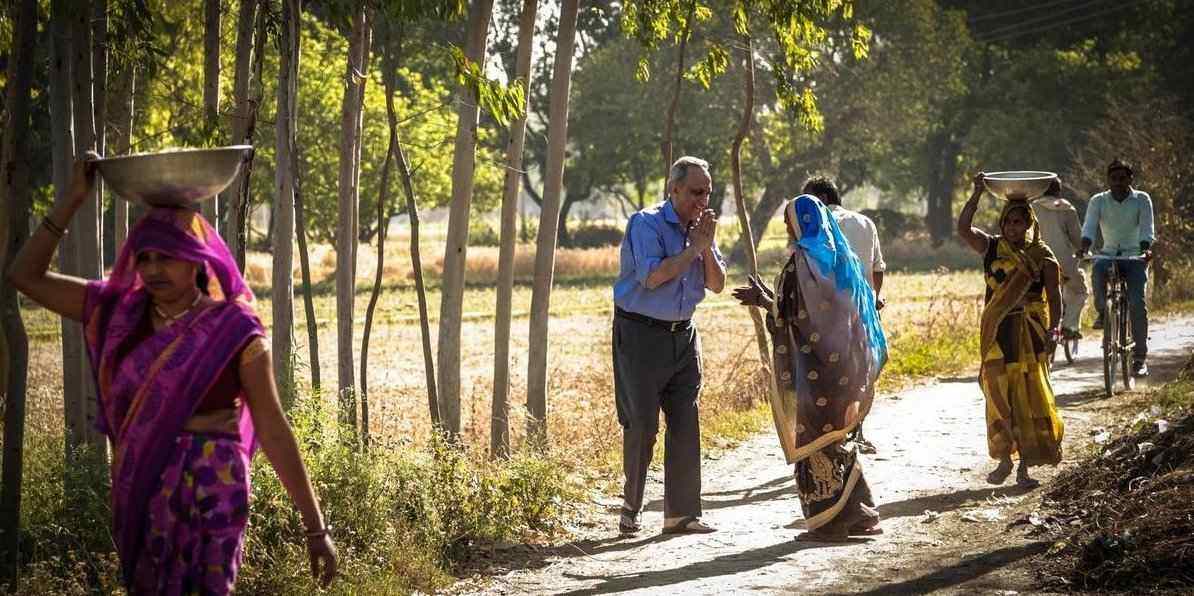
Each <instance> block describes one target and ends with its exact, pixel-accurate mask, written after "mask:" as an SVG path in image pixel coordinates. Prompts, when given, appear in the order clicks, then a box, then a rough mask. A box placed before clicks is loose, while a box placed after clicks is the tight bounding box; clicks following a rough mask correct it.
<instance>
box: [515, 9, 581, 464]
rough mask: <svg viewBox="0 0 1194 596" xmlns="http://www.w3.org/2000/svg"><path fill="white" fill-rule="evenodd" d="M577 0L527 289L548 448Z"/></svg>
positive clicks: (565, 35) (540, 442)
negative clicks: (550, 342)
mask: <svg viewBox="0 0 1194 596" xmlns="http://www.w3.org/2000/svg"><path fill="white" fill-rule="evenodd" d="M578 3H579V2H578V0H564V2H563V5H562V6H561V8H560V28H559V31H558V32H557V34H556V64H555V72H553V73H552V78H551V106H550V108H549V110H548V114H549V117H550V119H551V120H550V122H549V124H548V126H550V128H549V129H548V131H547V169H546V172H545V175H544V177H543V211H542V213H541V215H540V216H539V238H538V240H537V242H536V244H535V285H534V289H533V290H532V293H531V322H530V351H529V354H528V357H527V412H528V414H529V417H528V418H527V442H528V443H530V444H531V445H533V446H534V447H535V448H536V449H539V450H546V448H547V322H548V317H547V311H548V307H549V306H550V304H551V283H552V276H553V274H554V272H555V258H556V228H557V227H558V226H559V216H560V196H561V195H562V194H563V189H564V160H565V159H566V156H565V154H564V150H565V149H566V148H567V143H568V93H569V91H570V89H571V85H572V52H573V49H574V48H575V46H576V13H577V9H578V7H577V5H578Z"/></svg>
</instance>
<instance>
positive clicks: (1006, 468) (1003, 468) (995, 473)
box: [987, 457, 1027, 484]
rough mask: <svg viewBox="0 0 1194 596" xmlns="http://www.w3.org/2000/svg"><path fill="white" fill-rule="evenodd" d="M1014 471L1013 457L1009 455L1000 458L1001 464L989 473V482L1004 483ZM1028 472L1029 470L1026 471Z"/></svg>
mask: <svg viewBox="0 0 1194 596" xmlns="http://www.w3.org/2000/svg"><path fill="white" fill-rule="evenodd" d="M1011 473H1012V458H1010V457H1007V458H1004V459H1001V460H999V466H998V467H996V468H995V469H994V470H991V473H990V474H987V482H989V483H991V484H1003V482H1004V481H1005V480H1007V477H1008V476H1009V475H1011ZM1026 473H1027V472H1026Z"/></svg>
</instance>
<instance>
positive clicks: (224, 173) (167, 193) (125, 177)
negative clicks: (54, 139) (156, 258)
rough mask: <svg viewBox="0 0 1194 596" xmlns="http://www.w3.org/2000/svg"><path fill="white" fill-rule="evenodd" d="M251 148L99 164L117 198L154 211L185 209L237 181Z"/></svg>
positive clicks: (163, 154)
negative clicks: (165, 208)
mask: <svg viewBox="0 0 1194 596" xmlns="http://www.w3.org/2000/svg"><path fill="white" fill-rule="evenodd" d="M252 149H253V147H252V145H233V146H231V147H215V148H212V149H171V150H166V151H159V152H155V153H138V154H135V155H123V156H120V157H105V158H102V159H99V160H96V164H97V167H98V169H99V172H100V175H102V176H103V177H104V182H106V183H107V184H108V186H109V188H111V189H112V192H114V193H116V194H117V195H118V196H120V197H122V198H124V199H126V200H129V201H135V202H138V203H144V204H146V205H151V206H154V207H186V206H190V205H192V204H194V203H196V202H198V201H202V200H204V199H209V198H211V197H213V196H215V195H217V194H219V193H220V191H222V190H224V189H225V188H227V187H228V185H229V184H231V183H232V181H233V180H234V179H235V178H236V173H237V172H238V171H239V170H240V164H241V162H243V161H244V160H245V157H246V156H247V155H249V152H250V151H251V150H252Z"/></svg>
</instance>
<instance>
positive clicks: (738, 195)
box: [730, 36, 779, 399]
mask: <svg viewBox="0 0 1194 596" xmlns="http://www.w3.org/2000/svg"><path fill="white" fill-rule="evenodd" d="M743 43H745V45H746V59H745V60H744V61H743V62H744V64H743V66H744V67H745V74H746V77H745V78H746V96H745V98H744V103H745V105H744V107H743V108H742V122H740V123H739V124H738V132H737V134H735V135H734V143H733V145H732V146H731V148H730V171H731V172H732V174H733V178H734V204H735V206H736V207H737V208H736V211H737V212H738V225H739V226H740V228H741V230H742V238H744V239H745V241H746V265H747V267H748V270H749V271H750V274H751V275H756V276H757V275H758V274H759V259H758V256H757V254H756V252H755V243H754V237H753V236H752V235H751V233H750V218H749V217H748V211H747V209H746V194H745V193H744V192H743V191H742V142H743V141H745V140H746V137H747V135H749V134H750V126H751V123H752V122H754V110H755V58H754V47H753V45H752V40H751V38H750V37H748V36H743ZM749 310H750V319H751V321H752V322H754V326H755V339H756V340H757V341H758V343H759V362H760V363H762V365H763V366H764V367H768V368H770V365H771V349H770V348H769V347H768V342H767V328H766V326H765V324H764V322H763V315H762V314H761V313H760V312H759V309H757V308H751V309H749ZM767 376H768V378H771V375H767ZM771 395H772V397H773V398H774V399H778V395H779V393H778V391H777V388H776V386H775V382H774V379H772V383H771Z"/></svg>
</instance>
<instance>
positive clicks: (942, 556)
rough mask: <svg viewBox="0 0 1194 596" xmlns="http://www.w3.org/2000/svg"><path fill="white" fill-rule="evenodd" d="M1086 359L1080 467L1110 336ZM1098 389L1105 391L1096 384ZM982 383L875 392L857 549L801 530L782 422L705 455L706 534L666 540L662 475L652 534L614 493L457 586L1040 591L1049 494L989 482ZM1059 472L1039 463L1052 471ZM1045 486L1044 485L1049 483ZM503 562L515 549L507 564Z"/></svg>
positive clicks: (1176, 327) (1073, 415)
mask: <svg viewBox="0 0 1194 596" xmlns="http://www.w3.org/2000/svg"><path fill="white" fill-rule="evenodd" d="M1151 335H1152V340H1151V346H1150V347H1151V354H1150V367H1151V368H1152V369H1153V375H1152V377H1150V378H1149V379H1147V380H1146V381H1145V383H1144V384H1157V383H1160V382H1163V381H1165V380H1167V379H1168V378H1170V377H1171V375H1172V374H1173V372H1174V371H1175V370H1176V367H1177V366H1178V365H1179V361H1180V362H1184V360H1182V359H1183V356H1184V357H1185V358H1188V357H1189V356H1188V355H1189V353H1190V350H1191V349H1192V348H1194V318H1178V319H1170V320H1168V321H1163V322H1158V323H1157V324H1154V326H1153V330H1152V333H1151ZM1083 350H1084V352H1083V353H1082V354H1080V358H1079V360H1078V362H1076V363H1075V364H1074V365H1073V366H1060V367H1058V368H1057V369H1056V370H1055V371H1054V374H1053V382H1054V388H1055V390H1056V392H1057V394H1058V396H1059V397H1058V403H1059V406H1060V407H1061V409H1062V417H1063V420H1064V421H1065V424H1066V437H1065V459H1064V461H1063V464H1062V465H1063V466H1066V465H1072V464H1073V462H1074V461H1075V460H1076V458H1077V457H1079V455H1081V453H1083V452H1084V451H1085V450H1086V449H1088V446H1089V445H1090V443H1091V435H1092V434H1093V432H1094V431H1096V429H1098V427H1099V426H1100V425H1101V424H1102V423H1103V420H1104V419H1105V418H1106V412H1104V410H1107V409H1108V408H1109V405H1110V404H1109V401H1108V400H1106V399H1105V398H1104V397H1103V396H1102V394H1101V387H1102V368H1101V359H1100V355H1099V352H1098V347H1097V343H1096V342H1095V341H1091V340H1089V339H1088V340H1087V341H1086V343H1085V344H1084V345H1083ZM1096 390H1098V391H1096ZM982 399H983V398H982V394H981V392H980V390H979V388H978V385H977V380H976V379H975V378H974V377H968V378H957V379H939V380H938V381H937V382H935V383H932V384H926V385H923V386H919V387H915V388H912V389H910V390H907V391H903V392H900V393H898V394H895V395H884V396H882V397H881V398H879V399H877V400H876V404H875V406H874V409H873V410H872V412H871V414H870V416H869V418H868V419H867V422H866V425H865V428H866V434H867V438H868V439H870V440H871V441H872V442H874V443H875V445H876V446H877V447H878V450H879V452H878V453H877V454H875V455H870V456H864V459H863V460H862V461H863V465H864V470H865V471H866V474H867V478H868V481H869V482H870V485H871V487H872V490H873V492H874V496H875V499H876V501H877V503H878V505H879V511H880V513H881V514H882V516H883V528H884V530H885V534H883V535H881V536H876V537H873V538H870V539H859V540H858V541H857V542H854V543H851V544H846V545H828V546H827V545H817V544H810V543H806V542H799V541H795V540H794V538H795V536H797V535H798V534H799V533H800V532H801V530H799V529H797V526H798V525H799V518H800V505H799V502H798V501H797V499H796V495H795V491H794V486H793V481H792V475H791V468H790V466H787V465H786V464H785V463H784V461H783V458H782V455H781V454H780V451H779V448H778V445H777V442H776V440H775V438H774V436H773V434H771V433H763V434H760V435H758V436H756V437H754V438H753V439H751V440H749V441H747V442H745V443H744V444H742V445H741V446H739V447H738V448H736V449H734V450H732V451H727V452H723V453H721V454H718V455H715V456H713V457H711V458H709V459H707V460H706V461H705V464H704V467H703V476H704V485H703V498H704V506H705V515H706V519H707V520H708V521H709V522H711V523H712V524H714V525H716V526H717V527H718V528H720V531H718V532H716V533H713V534H707V535H686V536H675V537H671V536H662V535H660V534H658V528H659V526H660V524H661V523H662V517H661V516H662V514H661V512H660V510H661V504H662V501H661V499H660V497H661V491H662V484H661V483H660V480H661V479H662V478H661V477H660V474H661V473H662V472H652V474H651V482H650V484H649V485H648V488H647V497H648V502H649V503H650V504H649V505H648V507H647V512H646V514H645V515H644V524H645V527H646V529H645V531H644V532H643V533H642V534H640V535H639V536H638V537H634V538H629V539H622V538H619V537H618V536H617V530H616V519H615V517H616V513H615V512H616V511H617V505H618V503H620V499H619V498H618V497H617V496H616V495H614V496H610V497H609V498H608V499H604V500H603V502H602V505H604V507H601V506H599V505H594V507H595V508H599V509H602V508H603V509H604V511H601V512H599V517H598V518H597V519H598V520H599V521H598V523H597V524H595V526H594V527H593V528H591V529H590V530H589V531H587V532H586V534H587V535H584V536H581V537H580V538H579V539H578V540H577V541H575V542H572V543H569V544H565V545H562V546H557V547H552V548H548V549H532V548H526V547H520V548H516V549H511V550H510V551H508V553H507V554H506V555H505V556H504V557H503V556H499V557H498V563H497V567H496V568H495V569H492V570H491V572H492V573H493V574H494V575H493V576H492V577H491V578H489V579H487V580H484V581H482V582H481V583H480V585H478V583H477V582H476V581H470V582H464V583H462V584H461V585H460V586H458V590H457V591H459V592H474V591H478V590H479V591H480V592H482V593H488V594H525V593H530V594H543V593H550V594H574V595H579V594H608V593H624V592H630V593H635V594H738V593H819V594H824V593H873V594H891V593H925V592H930V591H940V592H941V593H962V594H967V593H1004V594H1011V593H1017V592H1023V591H1026V590H1029V591H1030V590H1031V583H1030V581H1031V578H1030V577H1029V576H1028V574H1027V573H1026V572H1025V571H1024V570H1023V565H1016V562H1017V561H1020V560H1021V559H1023V558H1025V557H1028V556H1031V555H1034V554H1037V553H1040V552H1042V551H1044V550H1046V549H1047V548H1048V546H1049V545H1048V544H1046V543H1040V542H1035V541H1033V540H1032V539H1030V538H1026V537H1025V535H1024V532H1022V531H1015V530H1007V529H1006V528H1007V525H1008V523H1009V521H1011V520H1012V519H1013V518H1014V517H1015V516H1017V515H1023V512H1024V511H1025V508H1026V507H1031V506H1032V504H1033V503H1034V502H1035V501H1034V499H1035V498H1036V497H1037V492H1035V491H1024V490H1022V489H1019V488H1017V487H1016V486H1015V485H1014V483H1011V482H1009V483H1008V484H1007V485H1005V486H1004V487H991V486H990V485H988V484H987V483H986V482H985V475H986V473H987V471H988V470H989V468H991V467H992V466H993V462H992V461H990V460H989V459H988V458H987V457H986V447H985V439H984V434H983V432H984V431H983V424H984V422H983V414H982V412H983V410H982ZM1054 473H1055V471H1054V470H1053V469H1047V468H1044V469H1042V468H1038V469H1036V471H1035V475H1036V476H1037V477H1038V478H1040V479H1042V480H1047V479H1048V478H1050V477H1051V476H1052V475H1053V474H1054ZM1038 491H1039V489H1038ZM503 559H505V560H504V561H503Z"/></svg>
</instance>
